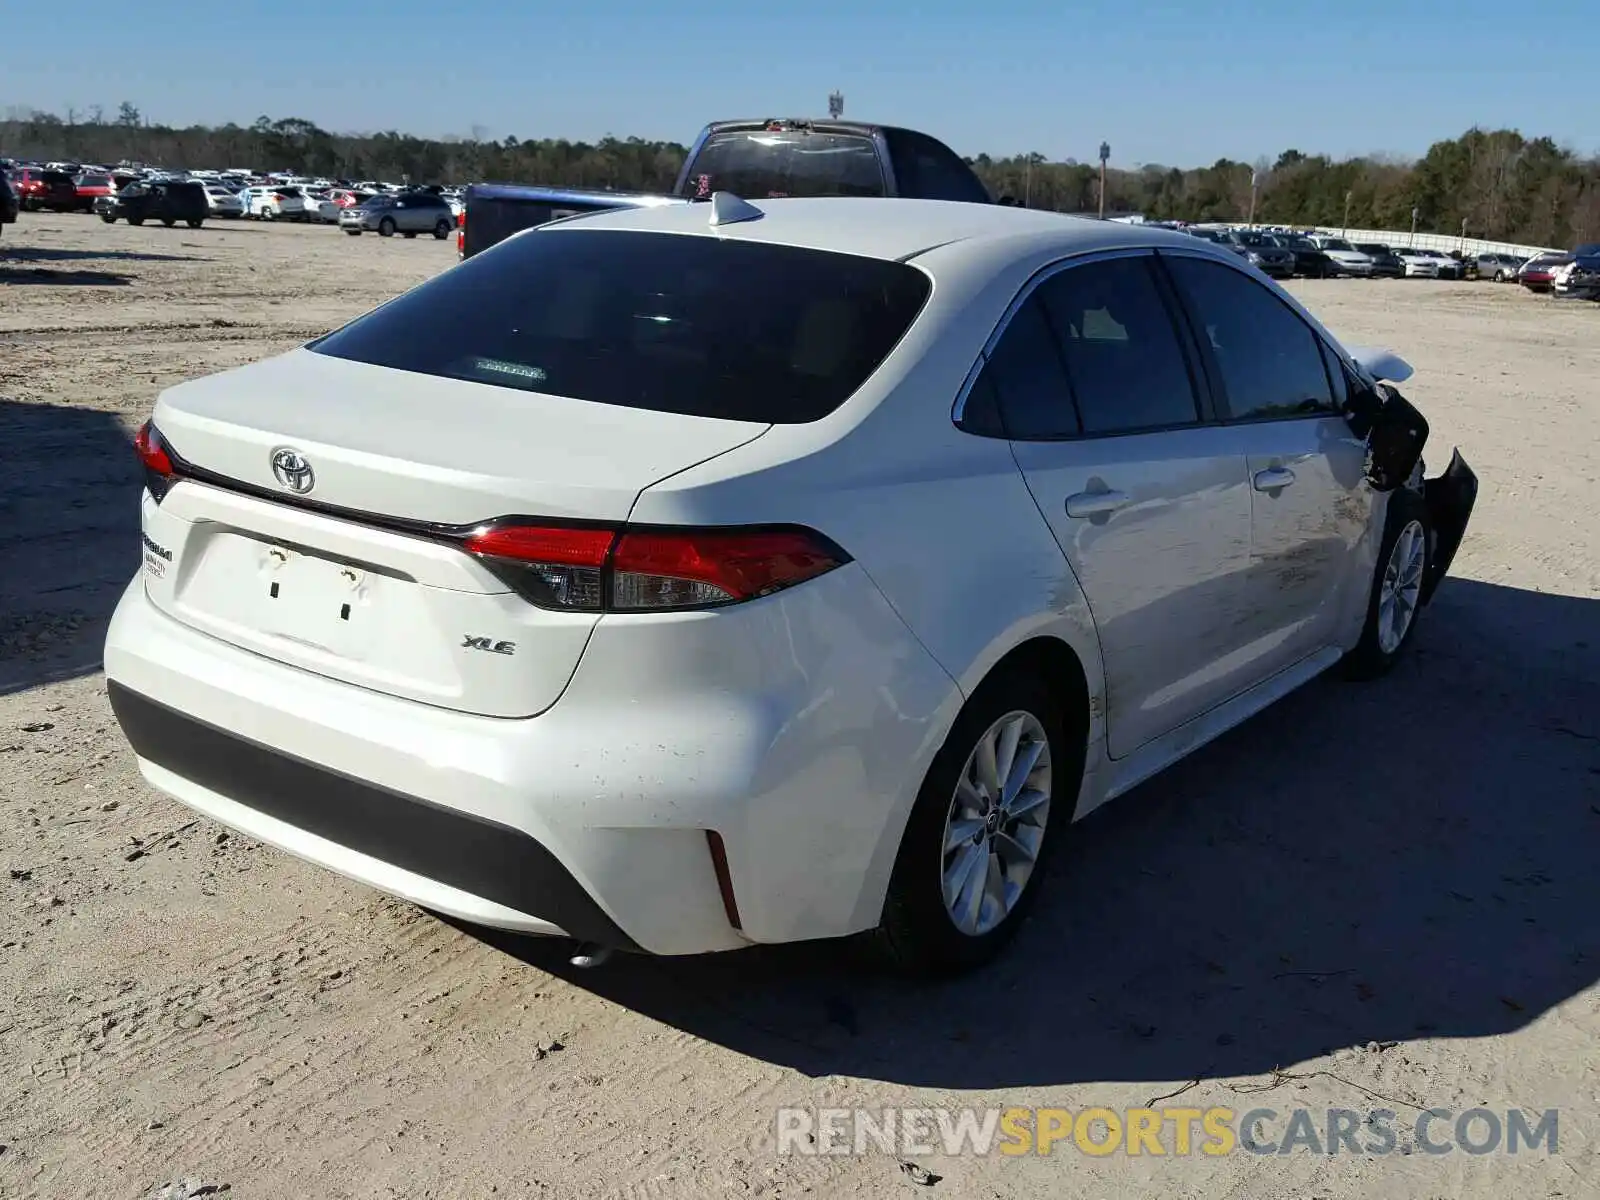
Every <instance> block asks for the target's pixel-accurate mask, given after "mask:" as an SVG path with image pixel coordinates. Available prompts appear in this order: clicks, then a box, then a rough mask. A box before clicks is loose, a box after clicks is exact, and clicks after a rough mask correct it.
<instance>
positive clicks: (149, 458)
mask: <svg viewBox="0 0 1600 1200" xmlns="http://www.w3.org/2000/svg"><path fill="white" fill-rule="evenodd" d="M133 448H134V450H135V451H137V452H138V455H139V461H140V462H142V463H143V464H144V466H145V470H147V471H154V472H155V473H156V474H157V475H161V476H163V477H166V476H170V475H171V474H172V460H171V459H170V458H168V457H167V444H166V443H165V442H164V441H162V440H161V431H160V430H158V429H157V428H156V427H155V425H154V424H153V423H152V422H150V421H146V422H145V423H144V424H143V425H141V426H139V432H138V433H137V434H135V435H134V438H133Z"/></svg>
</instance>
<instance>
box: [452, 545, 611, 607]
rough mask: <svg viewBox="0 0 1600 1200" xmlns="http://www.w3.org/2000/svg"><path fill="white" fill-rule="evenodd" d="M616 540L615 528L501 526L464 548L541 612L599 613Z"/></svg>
mask: <svg viewBox="0 0 1600 1200" xmlns="http://www.w3.org/2000/svg"><path fill="white" fill-rule="evenodd" d="M615 539H616V533H615V532H614V531H613V530H610V529H595V528H579V527H573V528H564V527H560V526H539V525H501V526H491V527H488V528H484V529H479V530H476V531H474V532H473V533H471V534H469V535H468V536H467V538H466V539H465V541H463V543H462V545H463V547H464V548H465V549H466V550H467V552H468V553H469V554H476V555H478V556H479V557H480V558H483V559H485V560H488V563H489V565H490V566H496V567H498V568H499V570H498V571H497V573H498V574H499V575H500V576H501V578H503V579H504V580H505V581H506V582H507V583H509V584H511V586H512V587H514V588H515V589H516V590H517V592H518V593H520V594H521V595H522V596H523V598H524V599H526V600H528V601H529V602H531V603H533V604H537V605H538V606H539V607H540V608H558V609H572V610H577V611H589V612H599V611H600V610H601V607H602V602H603V600H604V591H605V589H604V577H603V572H604V569H605V565H606V556H607V555H608V554H610V553H611V543H612V542H613V541H614V540H615Z"/></svg>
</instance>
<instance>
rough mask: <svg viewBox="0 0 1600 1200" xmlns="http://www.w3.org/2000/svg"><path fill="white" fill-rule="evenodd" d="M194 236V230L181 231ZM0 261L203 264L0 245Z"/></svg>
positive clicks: (176, 257)
mask: <svg viewBox="0 0 1600 1200" xmlns="http://www.w3.org/2000/svg"><path fill="white" fill-rule="evenodd" d="M183 232H184V233H196V232H198V230H194V229H189V228H187V227H185V228H184V230H183ZM0 261H10V262H26V263H60V262H108V261H109V262H205V261H206V260H205V259H202V258H196V257H195V256H194V255H192V254H152V253H150V252H149V251H145V250H63V249H58V248H56V247H53V246H12V245H7V244H6V243H4V242H0Z"/></svg>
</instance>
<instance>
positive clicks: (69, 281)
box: [0, 267, 133, 287]
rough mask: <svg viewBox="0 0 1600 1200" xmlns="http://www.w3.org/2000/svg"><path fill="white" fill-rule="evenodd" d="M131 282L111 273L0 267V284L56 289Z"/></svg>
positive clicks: (124, 276)
mask: <svg viewBox="0 0 1600 1200" xmlns="http://www.w3.org/2000/svg"><path fill="white" fill-rule="evenodd" d="M132 282H133V276H131V275H119V274H117V273H115V272H112V271H71V270H69V271H53V270H51V269H50V268H49V267H30V268H25V269H22V270H17V269H14V268H7V267H0V283H4V284H7V285H10V284H29V283H32V284H41V283H42V284H55V285H56V286H57V287H127V286H128V285H129V284H130V283H132Z"/></svg>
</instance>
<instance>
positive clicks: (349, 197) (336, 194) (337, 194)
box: [328, 187, 376, 209]
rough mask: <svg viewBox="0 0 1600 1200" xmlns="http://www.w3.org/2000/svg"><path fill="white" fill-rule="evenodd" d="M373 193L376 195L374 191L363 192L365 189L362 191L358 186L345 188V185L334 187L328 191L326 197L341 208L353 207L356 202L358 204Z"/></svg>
mask: <svg viewBox="0 0 1600 1200" xmlns="http://www.w3.org/2000/svg"><path fill="white" fill-rule="evenodd" d="M374 195H376V193H375V192H365V191H362V190H361V189H359V188H347V187H345V188H334V189H333V190H332V191H331V192H329V193H328V199H330V200H332V201H333V202H334V203H335V204H336V205H338V206H339V207H340V208H341V209H343V208H354V207H355V206H356V205H357V204H360V203H361V202H362V201H363V200H367V199H370V198H371V197H372V196H374Z"/></svg>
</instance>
